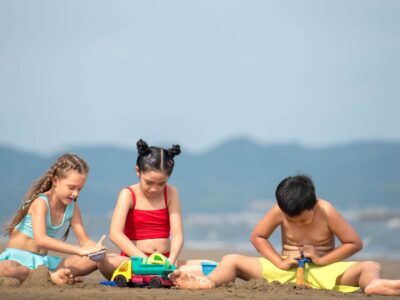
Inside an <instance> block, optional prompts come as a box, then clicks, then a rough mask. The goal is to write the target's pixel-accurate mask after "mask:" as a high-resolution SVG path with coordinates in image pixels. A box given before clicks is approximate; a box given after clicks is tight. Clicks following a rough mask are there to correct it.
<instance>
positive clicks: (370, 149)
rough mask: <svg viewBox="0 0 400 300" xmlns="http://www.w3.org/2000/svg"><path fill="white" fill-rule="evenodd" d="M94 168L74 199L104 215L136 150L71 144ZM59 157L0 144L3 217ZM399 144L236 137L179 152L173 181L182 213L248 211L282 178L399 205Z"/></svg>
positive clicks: (130, 179) (350, 198)
mask: <svg viewBox="0 0 400 300" xmlns="http://www.w3.org/2000/svg"><path fill="white" fill-rule="evenodd" d="M70 152H73V153H77V154H79V155H80V156H82V157H83V158H84V159H86V160H87V161H88V162H89V165H90V167H91V172H90V175H89V179H88V181H87V184H86V187H85V189H84V191H83V192H82V194H81V196H80V198H79V203H80V206H81V209H82V211H83V212H84V213H85V214H90V213H94V214H107V213H109V212H110V211H111V210H112V209H113V207H114V203H115V200H116V197H117V195H118V192H119V191H120V189H121V188H123V187H124V186H126V185H129V184H131V183H134V182H136V175H135V162H136V149H129V150H126V149H120V148H114V147H103V146H99V147H83V148H76V149H71V151H70ZM57 156H58V155H54V156H52V157H42V156H40V155H36V154H33V153H28V152H22V151H19V150H16V149H14V148H11V147H7V146H0V163H1V168H0V191H1V196H0V197H1V205H2V207H1V210H0V220H2V221H4V220H5V219H6V218H7V219H8V218H10V216H11V215H12V214H13V213H14V212H15V210H16V209H17V207H18V206H19V205H20V203H21V199H22V197H23V195H24V193H25V192H26V190H27V189H28V186H29V184H30V183H31V182H32V180H33V179H35V178H37V177H39V176H40V175H41V174H43V173H44V172H45V171H46V170H47V168H48V167H49V166H50V164H51V163H52V162H53V161H54V160H55V158H56V157H57ZM399 170H400V143H384V142H364V143H352V144H346V145H341V146H335V147H326V148H306V147H302V146H299V145H296V144H286V145H285V144H281V145H259V144H256V143H254V142H252V141H250V140H246V139H237V140H232V141H229V142H226V143H223V144H221V145H220V146H218V147H216V148H214V149H212V150H210V151H208V152H205V153H202V154H199V155H193V154H190V153H187V152H185V149H183V154H182V155H180V156H178V157H176V169H175V170H174V173H173V174H172V177H171V184H174V185H176V186H177V187H178V189H179V191H180V195H181V200H182V206H183V210H184V212H188V211H190V212H210V211H215V212H222V211H239V210H242V209H245V208H246V207H247V206H248V205H249V203H250V202H251V201H254V200H257V199H270V200H271V199H272V200H273V199H274V193H275V187H276V185H277V184H278V183H279V182H280V181H281V180H282V179H283V178H284V177H286V176H288V175H293V174H297V173H306V174H309V175H311V176H312V178H313V179H314V182H315V184H316V189H317V193H318V195H319V196H320V197H322V198H325V199H328V200H330V201H332V202H334V203H335V204H336V205H338V206H339V207H342V208H361V207H377V206H388V207H395V208H399V207H400V204H399V203H400V201H399V199H400V184H399V183H400V172H399Z"/></svg>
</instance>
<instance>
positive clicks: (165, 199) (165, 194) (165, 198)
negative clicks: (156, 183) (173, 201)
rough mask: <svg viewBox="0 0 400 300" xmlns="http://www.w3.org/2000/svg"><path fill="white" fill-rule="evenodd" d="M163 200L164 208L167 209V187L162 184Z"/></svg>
mask: <svg viewBox="0 0 400 300" xmlns="http://www.w3.org/2000/svg"><path fill="white" fill-rule="evenodd" d="M164 201H165V208H166V209H167V210H168V189H167V185H165V186H164Z"/></svg>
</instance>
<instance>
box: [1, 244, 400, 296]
mask: <svg viewBox="0 0 400 300" xmlns="http://www.w3.org/2000/svg"><path fill="white" fill-rule="evenodd" d="M227 253H229V252H227V251H221V250H215V251H211V250H207V251H196V250H186V251H184V252H183V253H182V259H188V258H207V259H214V260H220V258H221V257H222V256H223V255H224V254H227ZM378 261H379V260H378ZM379 262H381V263H382V266H383V276H384V277H386V278H392V279H395V278H400V261H382V260H381V261H379ZM102 280H104V279H103V277H102V276H101V274H100V273H99V272H94V273H92V274H90V275H89V276H86V278H85V282H84V283H79V284H75V285H72V286H55V285H53V284H52V283H51V282H50V281H49V280H48V273H47V269H46V268H39V269H38V270H36V271H35V272H32V274H31V275H30V277H29V278H28V279H27V280H26V281H25V282H24V283H23V284H22V285H21V284H19V282H18V281H17V280H13V279H9V278H1V277H0V299H11V300H12V299H15V300H21V299H29V300H38V299H45V300H47V299H48V300H50V299H59V300H63V299H82V300H83V299H85V300H87V299H96V300H101V299H105V300H110V299H113V300H126V299H138V300H141V299H178V300H179V299H182V300H183V299H227V298H228V299H278V300H283V299H286V300H292V299H293V300H295V299H296V300H299V299H315V300H316V299H365V298H367V297H368V299H371V300H372V299H400V297H386V296H366V295H364V294H363V293H361V292H356V293H352V294H343V293H340V292H333V291H327V290H313V289H308V288H302V287H296V286H294V285H280V284H275V283H273V284H268V283H266V282H265V281H261V280H255V281H249V282H244V281H241V280H237V281H236V282H235V283H232V284H229V285H227V286H224V287H219V288H215V289H212V290H198V291H193V290H178V289H176V288H171V289H149V288H116V287H107V286H102V285H99V282H100V281H102Z"/></svg>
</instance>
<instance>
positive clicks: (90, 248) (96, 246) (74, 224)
mask: <svg viewBox="0 0 400 300" xmlns="http://www.w3.org/2000/svg"><path fill="white" fill-rule="evenodd" d="M71 228H72V230H73V231H74V234H75V236H76V239H77V240H78V243H79V245H80V246H81V248H84V249H85V250H87V252H90V253H93V252H97V251H100V250H103V249H105V247H104V246H103V241H104V239H105V236H102V237H101V239H100V241H99V242H97V243H96V242H94V241H92V240H91V239H90V238H89V236H88V235H87V233H86V230H85V227H84V226H83V222H82V215H81V210H80V208H79V206H78V204H77V203H75V205H74V213H73V216H72V219H71Z"/></svg>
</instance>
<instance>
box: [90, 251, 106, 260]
mask: <svg viewBox="0 0 400 300" xmlns="http://www.w3.org/2000/svg"><path fill="white" fill-rule="evenodd" d="M105 256H106V250H101V251H97V252H93V253H90V254H88V257H89V258H90V259H91V260H93V261H100V260H102V259H103V258H104V257H105Z"/></svg>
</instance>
